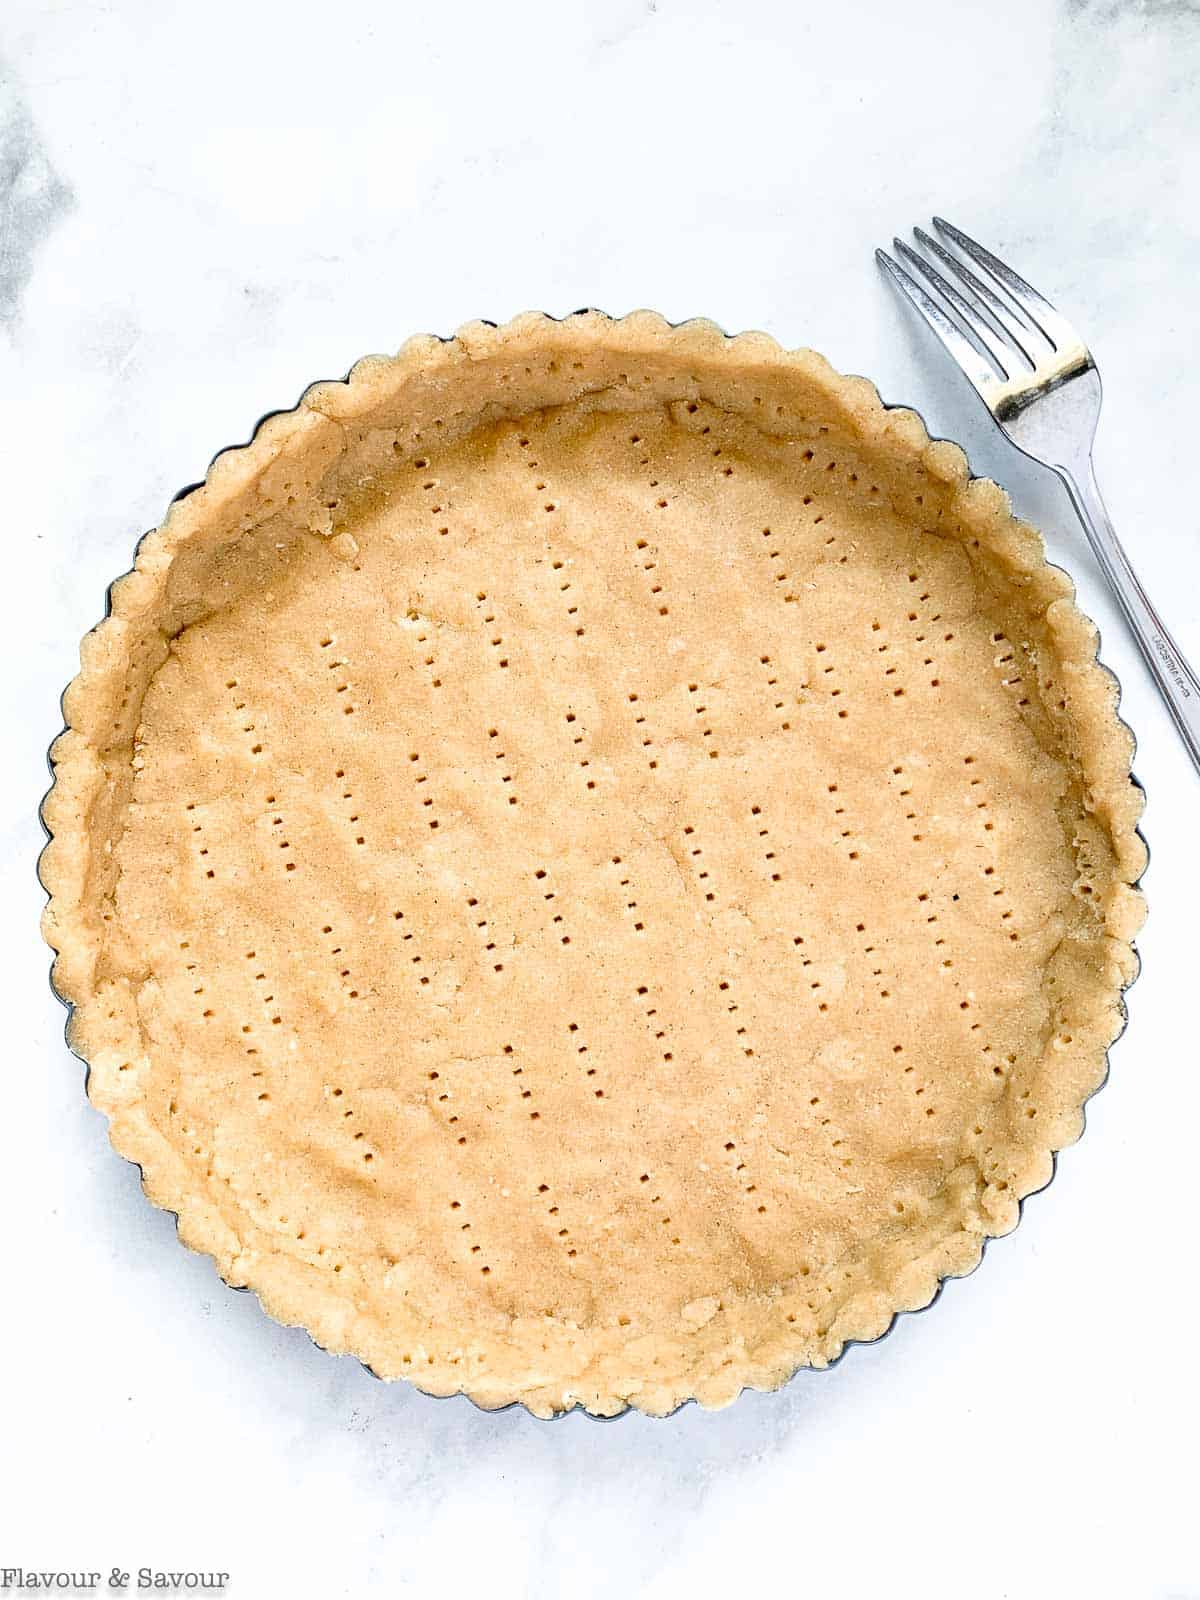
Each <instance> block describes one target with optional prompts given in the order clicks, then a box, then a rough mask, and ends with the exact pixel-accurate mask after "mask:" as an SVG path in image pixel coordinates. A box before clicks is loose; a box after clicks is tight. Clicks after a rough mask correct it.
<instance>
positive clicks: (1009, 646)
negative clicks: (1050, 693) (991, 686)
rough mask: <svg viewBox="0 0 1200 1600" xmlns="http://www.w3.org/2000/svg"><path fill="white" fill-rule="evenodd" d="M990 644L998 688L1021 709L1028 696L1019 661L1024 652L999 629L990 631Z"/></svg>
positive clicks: (1023, 669)
mask: <svg viewBox="0 0 1200 1600" xmlns="http://www.w3.org/2000/svg"><path fill="white" fill-rule="evenodd" d="M991 644H992V650H993V654H992V666H993V667H994V668H995V670H996V673H997V675H998V676H999V679H1000V687H1001V688H1002V689H1005V690H1007V691H1008V692H1009V693H1010V694H1012V696H1013V698H1014V699H1015V700H1016V703H1017V705H1018V707H1019V708H1022V709H1023V708H1024V707H1025V706H1027V705H1028V704H1029V695H1028V693H1027V691H1026V687H1025V676H1024V671H1025V668H1024V662H1023V660H1022V659H1021V658H1022V656H1023V655H1024V652H1023V651H1021V649H1020V646H1018V645H1015V644H1013V643H1012V641H1011V640H1010V639H1009V637H1008V635H1007V634H1005V633H1004V632H1002V631H1001V630H999V629H994V630H993V631H992V634H991Z"/></svg>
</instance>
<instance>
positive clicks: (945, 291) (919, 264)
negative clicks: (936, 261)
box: [892, 239, 1011, 378]
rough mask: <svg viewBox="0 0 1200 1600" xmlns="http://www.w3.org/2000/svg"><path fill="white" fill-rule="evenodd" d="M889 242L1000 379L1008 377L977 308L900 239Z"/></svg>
mask: <svg viewBox="0 0 1200 1600" xmlns="http://www.w3.org/2000/svg"><path fill="white" fill-rule="evenodd" d="M892 243H893V244H894V245H895V247H896V254H897V255H898V256H899V257H900V259H901V260H902V261H904V262H906V263H907V264H908V265H909V266H910V267H913V268H915V269H916V271H917V272H919V273H921V275H922V276H923V277H924V278H926V279H927V280H928V282H930V283H931V284H932V285H933V287H934V288H935V289H936V290H937V291H938V293H939V294H940V295H941V296H942V298H943V299H944V300H946V301H948V302H949V304H950V305H951V306H952V307H953V308H954V310H955V311H957V312H958V315H959V317H960V318H961V319H962V321H963V322H964V323H965V324H966V327H967V331H968V332H969V333H970V334H972V335H973V337H974V338H975V339H976V340H977V341H978V342H979V343H980V344H981V345H982V346H983V350H984V354H985V355H987V356H990V357H991V360H992V363H993V365H994V366H995V367H996V368H997V369H998V371H999V373H1000V376H1001V377H1002V378H1008V377H1010V376H1011V372H1010V366H1009V361H1010V358H1004V357H1001V355H1000V352H999V351H998V350H997V349H996V347H995V344H994V343H993V340H994V339H995V334H993V333H992V331H991V329H990V328H989V327H988V324H987V323H986V322H985V321H984V320H983V318H982V317H981V316H980V314H979V308H978V307H977V306H973V305H972V304H971V303H970V301H969V300H968V299H967V298H966V296H965V295H962V294H960V293H959V292H958V290H957V289H956V288H955V287H954V285H953V284H952V283H949V282H948V281H947V280H946V279H945V278H943V277H942V275H941V273H940V272H939V271H938V270H937V268H936V267H934V266H931V265H930V263H929V262H928V261H926V260H925V259H924V257H922V256H919V255H918V254H917V252H916V251H915V250H910V249H909V247H908V245H906V244H905V242H904V240H903V239H893V241H892Z"/></svg>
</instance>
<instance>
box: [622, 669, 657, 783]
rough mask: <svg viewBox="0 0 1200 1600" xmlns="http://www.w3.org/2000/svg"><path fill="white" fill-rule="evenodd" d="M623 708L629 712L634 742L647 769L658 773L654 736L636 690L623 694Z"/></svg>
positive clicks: (629, 690)
mask: <svg viewBox="0 0 1200 1600" xmlns="http://www.w3.org/2000/svg"><path fill="white" fill-rule="evenodd" d="M625 706H626V709H627V710H628V712H629V717H630V721H631V722H632V723H633V734H634V741H635V745H636V747H637V749H638V750H639V751H640V753H641V756H642V758H643V759H644V760H645V763H646V766H647V768H648V769H649V770H650V771H651V772H657V771H658V751H657V750H656V749H655V745H654V735H653V733H652V732H651V729H650V724H649V720H648V718H647V716H646V708H645V705H644V703H643V701H642V697H641V695H640V694H638V692H637V690H636V689H628V690H626V692H625Z"/></svg>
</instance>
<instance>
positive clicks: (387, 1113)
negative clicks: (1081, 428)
mask: <svg viewBox="0 0 1200 1600" xmlns="http://www.w3.org/2000/svg"><path fill="white" fill-rule="evenodd" d="M1095 647H1096V637H1095V632H1094V629H1093V627H1092V625H1091V624H1090V623H1089V622H1088V621H1087V620H1086V619H1085V618H1084V617H1083V616H1082V615H1081V614H1080V613H1079V611H1078V610H1077V609H1076V607H1075V605H1074V603H1073V600H1072V590H1071V585H1070V582H1069V580H1068V579H1067V577H1066V576H1065V575H1064V574H1063V573H1062V572H1060V571H1058V570H1057V569H1056V568H1053V567H1051V566H1049V565H1047V564H1046V562H1045V560H1044V557H1043V551H1042V545H1041V542H1040V540H1039V538H1038V536H1037V535H1036V534H1035V533H1034V532H1033V531H1032V530H1030V529H1029V528H1028V527H1026V526H1023V525H1021V524H1020V523H1018V522H1016V521H1015V520H1014V519H1013V518H1012V516H1011V514H1010V511H1009V506H1008V502H1007V499H1006V498H1005V496H1004V494H1003V493H1002V491H1001V490H1000V489H998V488H997V487H996V486H995V485H994V484H992V483H989V482H985V481H982V480H972V479H970V478H969V475H968V473H967V469H966V463H965V460H964V457H963V455H962V453H961V452H960V451H959V450H958V449H957V447H955V446H953V445H950V444H947V443H944V442H937V443H932V442H931V441H930V440H929V438H928V436H927V435H926V433H925V431H924V429H923V427H922V425H921V423H920V421H919V419H918V418H917V417H916V416H914V415H913V414H912V413H909V412H903V411H895V410H892V411H888V410H885V409H884V408H883V406H882V405H881V404H880V401H879V399H878V397H877V395H876V393H875V391H874V389H873V388H872V387H871V385H870V384H868V383H867V382H865V381H863V380H862V379H857V378H844V377H841V376H839V375H838V374H836V373H834V372H833V370H832V369H831V368H830V367H829V366H828V364H827V363H826V362H825V361H824V360H823V359H822V358H821V357H819V356H816V355H814V354H812V353H811V352H808V351H800V352H785V351H783V350H781V349H780V348H779V347H778V346H777V345H776V344H775V343H774V342H773V341H771V340H769V339H768V338H766V337H764V336H763V335H760V334H745V335H742V336H740V337H738V338H734V339H730V338H727V337H725V336H724V335H723V334H721V332H720V331H719V330H718V329H716V328H715V327H713V326H711V325H709V324H705V323H689V324H686V325H684V326H682V327H675V328H673V327H671V326H669V325H668V324H667V323H665V322H664V321H663V320H662V319H661V318H659V317H656V316H653V315H651V314H649V313H638V314H636V315H634V316H631V317H627V318H625V319H623V320H619V321H614V320H610V319H608V318H606V317H603V316H601V315H599V314H598V313H587V314H582V315H578V316H575V317H571V318H568V319H566V320H565V321H562V322H556V321H553V320H551V319H548V318H545V317H541V316H534V315H530V316H526V317H521V318H518V319H517V320H516V321H515V322H513V323H511V324H509V325H508V326H507V327H503V328H498V329H497V328H493V327H491V326H487V325H481V324H477V325H472V326H469V327H467V328H464V329H463V330H462V331H461V332H460V333H459V335H458V336H457V337H456V338H454V339H453V340H450V341H439V340H435V339H429V338H423V339H417V340H414V341H412V342H410V343H409V344H408V345H406V346H405V347H404V349H403V350H402V351H401V352H400V353H399V355H398V356H396V357H394V358H391V359H382V358H370V359H368V360H366V361H363V362H362V363H360V364H359V365H358V366H357V367H356V368H355V369H354V371H353V373H352V374H351V376H350V378H349V379H348V381H347V382H346V383H344V384H321V385H319V386H317V387H315V388H313V389H311V390H310V391H309V392H308V393H307V394H306V395H305V397H304V399H303V400H302V402H301V403H300V405H299V407H298V408H297V409H296V410H295V411H294V412H290V413H287V414H285V415H279V416H276V417H274V418H272V419H271V420H269V421H268V422H266V423H265V424H264V425H263V426H262V427H261V428H260V430H259V432H258V434H257V436H256V437H255V439H254V440H253V441H252V443H251V444H250V445H248V446H247V447H245V448H242V449H238V450H232V451H228V452H226V453H225V454H223V455H221V456H220V457H218V459H217V461H216V462H215V464H214V466H213V468H212V470H211V471H210V473H209V476H208V480H207V483H206V484H205V485H204V486H203V487H202V488H200V489H198V490H196V491H195V492H193V493H192V494H190V495H189V496H187V497H186V498H184V499H183V500H181V501H180V502H178V503H177V504H175V505H174V506H173V507H172V509H171V512H170V514H169V516H168V517H167V519H166V521H165V523H164V524H163V526H162V527H161V528H160V529H158V530H157V531H156V532H155V533H153V534H151V535H150V536H148V537H147V538H146V539H145V540H144V541H143V543H142V546H141V548H140V551H139V554H138V558H137V564H136V567H135V568H134V570H133V571H132V572H131V573H130V574H129V575H128V576H126V577H124V578H122V579H121V580H120V581H119V582H118V583H117V584H116V585H114V587H113V591H112V599H111V615H110V616H109V618H108V619H106V620H105V621H104V622H103V623H102V624H101V625H100V626H99V627H98V628H97V629H96V630H95V631H94V632H93V633H92V634H91V635H89V637H88V638H87V639H86V640H85V641H84V644H83V648H82V664H83V670H82V672H81V673H80V675H79V677H78V678H77V679H76V680H75V682H74V683H73V684H72V686H71V688H70V689H69V691H68V693H67V697H66V712H67V721H68V729H67V731H65V732H64V733H63V734H62V736H61V737H60V738H59V739H58V741H57V742H56V744H55V746H54V749H53V759H54V763H55V769H56V784H55V787H54V789H53V790H52V792H51V794H50V796H49V797H48V799H47V802H46V806H45V816H46V821H47V824H48V826H49V828H50V830H51V832H52V835H53V839H52V843H51V844H50V846H49V847H48V849H47V852H46V855H45V857H44V863H43V876H44V881H45V883H46V885H47V888H48V889H49V890H50V892H51V895H52V899H51V903H50V905H49V907H48V909H47V913H46V919H45V930H46V936H47V938H48V940H49V942H50V943H51V944H52V945H53V946H54V948H55V949H56V950H57V951H58V959H57V962H56V965H55V981H56V984H57V987H58V989H59V991H60V992H61V994H62V995H63V997H64V998H65V999H67V1000H68V1001H70V1002H71V1003H72V1004H73V1006H74V1008H75V1009H74V1014H73V1018H72V1022H71V1026H70V1039H71V1042H72V1044H73V1046H74V1047H75V1049H76V1050H77V1051H78V1052H79V1053H80V1054H81V1055H82V1056H84V1057H85V1058H86V1060H87V1061H88V1062H89V1063H90V1067H91V1073H90V1078H89V1093H90V1095H91V1097H92V1099H93V1101H94V1102H95V1104H96V1105H97V1106H98V1107H100V1108H101V1109H102V1110H103V1111H104V1112H105V1113H106V1114H107V1116H108V1118H109V1119H110V1126H111V1136H112V1140H113V1143H114V1144H115V1146H116V1147H117V1149H118V1150H119V1151H121V1153H122V1154H124V1155H126V1156H128V1157H129V1158H130V1159H132V1160H134V1161H137V1162H139V1163H140V1164H141V1166H142V1168H143V1172H144V1182H145V1188H146V1192H147V1194H148V1195H149V1196H150V1198H151V1199H152V1200H153V1201H154V1202H155V1203H156V1204H158V1205H161V1206H165V1207H169V1208H171V1209H172V1210H174V1211H176V1212H177V1213H178V1216H179V1231H180V1235H181V1237H182V1238H183V1239H184V1240H185V1242H186V1243H188V1244H189V1245H191V1246H192V1247H194V1248H195V1249H198V1250H203V1251H206V1252H208V1253H209V1254H211V1255H212V1256H213V1257H214V1258H215V1260H216V1263H217V1266H218V1268H219V1270H220V1272H221V1275H222V1276H223V1277H224V1278H225V1279H226V1280H227V1281H228V1282H229V1283H231V1284H236V1285H248V1286H249V1287H251V1288H253V1289H254V1290H255V1291H256V1293H257V1294H258V1295H259V1297H260V1299H261V1300H262V1303H263V1305H264V1306H265V1307H266V1308H267V1310H268V1311H269V1312H270V1313H271V1314H272V1315H273V1316H275V1317H277V1318H279V1319H280V1320H281V1321H284V1322H288V1323H299V1324H302V1325H303V1326H305V1327H306V1328H307V1329H309V1330H310V1332H311V1333H312V1335H313V1337H314V1338H315V1339H316V1340H318V1341H319V1342H320V1343H321V1344H322V1345H324V1346H326V1347H327V1348H329V1349H330V1350H334V1351H347V1352H352V1353H353V1354H355V1355H357V1356H359V1357H360V1358H361V1359H362V1360H363V1361H365V1362H367V1363H369V1364H370V1366H371V1367H372V1368H373V1369H374V1371H375V1372H377V1373H378V1374H379V1375H380V1376H382V1377H385V1378H397V1377H402V1376H403V1377H406V1378H409V1379H411V1380H412V1381H413V1382H414V1383H416V1384H417V1385H418V1386H419V1387H420V1388H422V1389H424V1390H426V1391H429V1392H431V1393H434V1394H448V1393H453V1392H456V1391H459V1390H462V1391H465V1392H466V1393H467V1394H469V1395H470V1396H471V1397H472V1398H473V1399H475V1400H476V1401H478V1402H479V1403H480V1404H482V1405H485V1406H497V1405H501V1404H504V1403H506V1402H509V1401H513V1400H517V1401H521V1402H523V1403H524V1404H525V1405H526V1406H528V1407H529V1409H530V1410H531V1411H533V1412H535V1413H537V1414H539V1415H548V1414H551V1413H553V1412H555V1411H558V1410H561V1409H563V1408H566V1407H570V1406H572V1405H575V1404H580V1405H583V1406H585V1407H587V1408H588V1409H589V1410H592V1411H594V1412H598V1413H613V1412H616V1411H619V1410H621V1409H623V1408H624V1407H625V1406H626V1405H632V1406H636V1407H638V1408H640V1409H642V1410H644V1411H647V1412H650V1413H656V1414H662V1413H665V1412H668V1411H669V1410H671V1409H672V1408H673V1407H675V1406H676V1405H678V1404H679V1403H680V1402H681V1401H683V1400H685V1399H687V1398H689V1397H694V1398H696V1399H698V1400H699V1401H701V1402H702V1403H703V1404H705V1405H708V1406H716V1405H721V1404H724V1403H726V1402H728V1401H729V1400H731V1399H733V1398H734V1397H735V1396H736V1395H737V1393H738V1392H739V1390H740V1389H741V1388H742V1387H743V1386H746V1385H750V1386H753V1387H756V1388H763V1389H767V1388H771V1387H774V1386H776V1385H778V1384H779V1383H781V1382H782V1381H783V1380H784V1379H786V1378H787V1377H788V1376H789V1375H790V1374H791V1373H792V1372H793V1371H794V1370H795V1369H796V1368H797V1367H798V1366H801V1365H812V1366H824V1365H825V1364H827V1363H828V1362H829V1361H831V1360H832V1359H833V1358H834V1357H836V1355H837V1354H838V1352H839V1351H840V1350H841V1349H842V1347H843V1345H844V1344H845V1343H846V1341H847V1340H851V1339H871V1338H874V1337H875V1336H877V1335H879V1334H881V1333H883V1332H884V1330H885V1329H886V1328H887V1327H888V1325H889V1323H890V1321H891V1320H892V1318H893V1316H894V1315H895V1313H896V1312H897V1311H898V1310H901V1309H907V1308H915V1307H919V1306H922V1305H924V1304H926V1303H927V1302H928V1301H929V1300H930V1298H931V1297H932V1295H933V1294H934V1292H935V1289H936V1286H937V1284H938V1282H939V1280H940V1279H941V1278H943V1277H944V1276H946V1275H947V1274H958V1273H963V1272H965V1271H967V1270H969V1269H970V1267H971V1266H972V1265H973V1264H974V1263H975V1262H976V1260H977V1259H978V1257H979V1255H980V1250H981V1246H982V1242H983V1240H984V1238H985V1236H987V1235H989V1234H998V1233H1002V1232H1004V1231H1005V1230H1007V1229H1009V1228H1011V1227H1012V1226H1013V1224H1014V1223H1015V1221H1016V1219H1017V1215H1018V1203H1019V1201H1020V1199H1021V1198H1022V1196H1024V1195H1026V1194H1028V1193H1029V1192H1031V1191H1032V1190H1035V1189H1037V1188H1039V1187H1040V1186H1041V1185H1042V1184H1044V1183H1045V1182H1046V1180H1047V1179H1048V1177H1049V1175H1050V1172H1051V1166H1052V1155H1051V1152H1052V1151H1054V1150H1057V1149H1059V1148H1060V1147H1062V1146H1063V1145H1065V1144H1068V1143H1070V1142H1071V1141H1072V1140H1073V1139H1075V1138H1076V1137H1077V1135H1078V1133H1079V1131H1080V1129H1081V1127H1082V1105H1083V1102H1084V1100H1085V1099H1086V1097H1087V1095H1088V1094H1089V1093H1090V1092H1091V1091H1092V1090H1093V1089H1095V1088H1096V1086H1097V1085H1098V1084H1099V1082H1100V1081H1101V1079H1102V1077H1103V1073H1104V1070H1105V1051H1106V1047H1107V1046H1108V1044H1109V1043H1110V1042H1111V1040H1112V1039H1113V1038H1114V1036H1115V1035H1116V1033H1117V1032H1118V1031H1119V1028H1120V1025H1121V1020H1122V1006H1121V991H1122V988H1123V987H1124V986H1125V985H1126V984H1127V983H1128V982H1129V980H1130V978H1131V977H1132V975H1133V972H1134V969H1135V956H1134V954H1133V951H1132V948H1131V945H1130V942H1129V941H1130V938H1131V936H1132V934H1133V933H1134V932H1135V931H1136V927H1137V925H1138V923H1139V921H1140V917H1141V910H1142V907H1141V899H1140V895H1139V894H1138V892H1137V890H1136V888H1135V887H1134V884H1135V883H1136V880H1137V878H1138V876H1139V874H1140V872H1141V870H1142V866H1143V859H1144V855H1143V846H1142V843H1141V840H1140V837H1139V836H1138V834H1137V832H1136V823H1137V819H1138V816H1139V812H1140V791H1139V790H1138V789H1137V788H1136V786H1135V785H1134V784H1133V783H1132V782H1131V779H1130V772H1129V767H1130V757H1131V740H1130V737H1129V735H1128V732H1127V730H1126V729H1125V728H1124V726H1123V725H1122V724H1121V723H1120V722H1119V721H1118V719H1117V716H1116V712H1115V702H1116V688H1115V684H1114V682H1113V680H1112V679H1111V678H1110V676H1109V675H1108V674H1107V673H1106V672H1105V671H1104V670H1103V669H1102V668H1101V667H1099V666H1098V665H1097V664H1096V661H1095Z"/></svg>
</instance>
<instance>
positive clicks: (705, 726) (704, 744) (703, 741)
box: [687, 683, 721, 761]
mask: <svg viewBox="0 0 1200 1600" xmlns="http://www.w3.org/2000/svg"><path fill="white" fill-rule="evenodd" d="M687 689H688V696H689V704H690V705H691V708H692V715H693V716H694V717H695V718H696V725H697V726H698V727H699V729H700V748H701V750H702V751H703V752H704V754H705V756H706V757H707V758H708V759H709V760H710V761H717V760H719V759H720V755H721V752H720V749H719V748H718V745H717V736H716V733H715V732H714V730H713V714H712V710H711V708H710V705H709V702H710V700H711V699H712V690H711V689H702V688H701V686H700V685H699V684H698V683H689V684H688V686H687Z"/></svg>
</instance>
